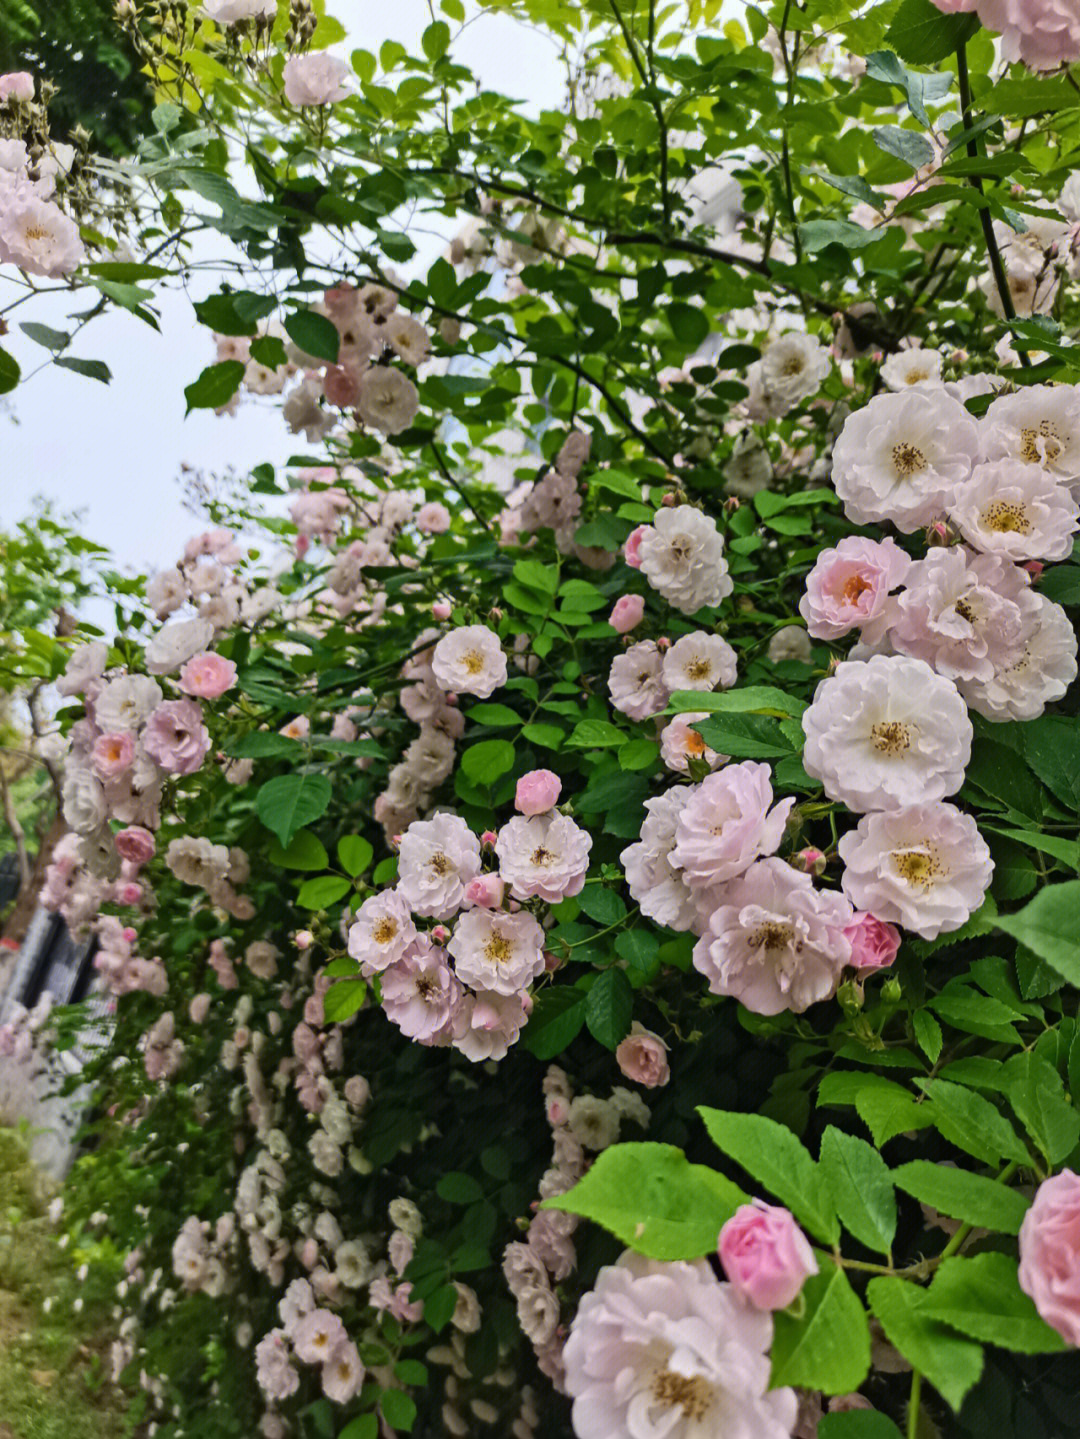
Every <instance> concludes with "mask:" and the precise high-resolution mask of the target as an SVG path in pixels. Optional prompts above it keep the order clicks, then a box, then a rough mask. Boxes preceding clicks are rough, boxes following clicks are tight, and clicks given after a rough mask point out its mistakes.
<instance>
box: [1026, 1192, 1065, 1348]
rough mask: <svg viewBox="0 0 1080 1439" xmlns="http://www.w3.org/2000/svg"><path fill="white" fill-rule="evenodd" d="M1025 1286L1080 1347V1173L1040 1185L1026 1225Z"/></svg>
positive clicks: (1042, 1312) (1042, 1311)
mask: <svg viewBox="0 0 1080 1439" xmlns="http://www.w3.org/2000/svg"><path fill="white" fill-rule="evenodd" d="M1019 1277H1020V1288H1021V1289H1022V1290H1023V1291H1024V1293H1025V1294H1028V1295H1030V1296H1031V1298H1032V1299H1033V1300H1034V1303H1035V1308H1036V1309H1037V1310H1038V1311H1039V1314H1040V1316H1041V1317H1042V1318H1043V1319H1045V1321H1046V1322H1047V1324H1049V1325H1050V1327H1051V1328H1052V1329H1056V1330H1057V1332H1058V1333H1059V1334H1060V1335H1061V1337H1062V1338H1063V1339H1064V1340H1065V1342H1066V1343H1067V1344H1071V1345H1072V1346H1073V1348H1076V1349H1080V1175H1077V1174H1074V1173H1073V1171H1072V1170H1071V1169H1063V1170H1062V1171H1061V1173H1060V1174H1055V1175H1053V1176H1052V1177H1051V1178H1050V1179H1046V1180H1044V1181H1043V1183H1042V1184H1040V1185H1039V1187H1038V1189H1037V1190H1036V1191H1035V1201H1034V1203H1033V1204H1032V1206H1031V1208H1030V1209H1029V1210H1028V1212H1027V1213H1026V1214H1025V1215H1024V1222H1023V1223H1022V1224H1021V1226H1020V1276H1019Z"/></svg>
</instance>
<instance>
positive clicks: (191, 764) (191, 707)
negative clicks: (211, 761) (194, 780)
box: [143, 700, 210, 774]
mask: <svg viewBox="0 0 1080 1439" xmlns="http://www.w3.org/2000/svg"><path fill="white" fill-rule="evenodd" d="M143 745H144V747H145V749H146V753H147V754H148V755H149V756H150V758H151V759H152V760H155V761H156V762H157V763H158V764H159V765H160V766H161V768H162V769H164V770H168V771H169V773H170V774H193V773H194V772H195V771H196V770H197V769H198V768H199V766H200V765H201V764H202V762H203V760H204V759H205V758H206V756H207V753H208V752H209V749H210V731H209V730H208V729H207V728H206V726H205V725H204V724H203V722H202V710H201V709H200V708H199V706H198V705H197V704H196V702H195V701H194V700H165V701H164V702H163V703H162V704H159V705H158V707H157V709H156V710H154V711H153V713H152V714H151V716H150V718H149V719H148V720H147V721H146V729H145V730H144V731H143Z"/></svg>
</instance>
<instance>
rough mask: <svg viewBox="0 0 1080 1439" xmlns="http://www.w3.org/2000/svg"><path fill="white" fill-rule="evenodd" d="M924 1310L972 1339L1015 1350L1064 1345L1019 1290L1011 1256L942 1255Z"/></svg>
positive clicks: (1054, 1350)
mask: <svg viewBox="0 0 1080 1439" xmlns="http://www.w3.org/2000/svg"><path fill="white" fill-rule="evenodd" d="M923 1312H924V1313H926V1314H928V1315H930V1316H932V1317H933V1318H934V1319H938V1320H940V1321H941V1323H943V1324H948V1325H949V1326H950V1327H951V1328H953V1329H959V1330H960V1332H961V1334H966V1335H968V1336H969V1337H970V1338H972V1339H978V1340H981V1342H982V1343H984V1344H997V1345H999V1346H1000V1347H1001V1348H1002V1349H1012V1350H1014V1351H1016V1352H1018V1353H1020V1354H1058V1353H1061V1352H1062V1351H1063V1350H1065V1349H1067V1348H1068V1345H1067V1344H1066V1343H1065V1340H1064V1339H1062V1337H1061V1335H1060V1334H1058V1333H1057V1332H1056V1331H1055V1330H1053V1329H1051V1328H1050V1326H1049V1325H1048V1324H1047V1323H1046V1322H1045V1320H1043V1319H1041V1318H1040V1317H1039V1314H1038V1311H1037V1310H1036V1308H1035V1305H1034V1304H1033V1303H1032V1301H1031V1299H1029V1298H1028V1296H1027V1295H1026V1294H1025V1293H1024V1292H1023V1290H1022V1289H1021V1288H1020V1283H1019V1279H1018V1277H1017V1268H1016V1260H1015V1259H1014V1258H1012V1257H1011V1256H1010V1255H1008V1254H993V1253H990V1254H974V1255H971V1256H970V1257H964V1258H961V1257H960V1256H958V1255H957V1256H954V1257H953V1258H951V1259H946V1260H945V1262H944V1263H943V1264H942V1265H941V1268H940V1269H939V1270H938V1271H937V1273H936V1274H935V1275H934V1281H933V1283H932V1284H931V1285H930V1290H929V1293H928V1294H927V1296H926V1300H925V1303H924V1305H923Z"/></svg>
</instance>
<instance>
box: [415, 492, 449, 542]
mask: <svg viewBox="0 0 1080 1439" xmlns="http://www.w3.org/2000/svg"><path fill="white" fill-rule="evenodd" d="M416 528H417V529H418V530H422V531H423V532H424V534H425V535H444V534H445V533H446V531H447V530H448V529H449V528H450V511H449V510H448V509H447V508H446V506H445V505H440V504H439V502H438V501H437V500H433V501H432V502H431V503H430V504H427V505H421V506H420V508H419V509H418V510H417V512H416Z"/></svg>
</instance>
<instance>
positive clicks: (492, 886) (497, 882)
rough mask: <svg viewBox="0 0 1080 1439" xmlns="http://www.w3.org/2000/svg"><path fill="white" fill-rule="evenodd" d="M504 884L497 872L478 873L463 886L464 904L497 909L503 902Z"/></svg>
mask: <svg viewBox="0 0 1080 1439" xmlns="http://www.w3.org/2000/svg"><path fill="white" fill-rule="evenodd" d="M505 890H506V885H505V884H504V883H503V881H502V880H501V879H500V878H499V876H498V875H497V874H478V875H477V876H476V878H475V879H471V880H470V881H469V883H468V884H467V885H466V886H465V904H466V905H467V906H468V905H479V907H480V908H481V909H498V908H499V907H500V906H501V904H502V902H503V894H504V892H505Z"/></svg>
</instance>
